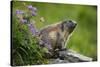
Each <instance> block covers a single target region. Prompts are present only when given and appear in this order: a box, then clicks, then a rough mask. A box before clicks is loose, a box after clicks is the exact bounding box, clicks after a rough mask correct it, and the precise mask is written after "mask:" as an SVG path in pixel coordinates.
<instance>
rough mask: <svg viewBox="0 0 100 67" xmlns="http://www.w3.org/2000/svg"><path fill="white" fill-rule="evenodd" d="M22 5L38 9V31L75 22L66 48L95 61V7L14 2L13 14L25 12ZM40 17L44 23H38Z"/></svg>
mask: <svg viewBox="0 0 100 67" xmlns="http://www.w3.org/2000/svg"><path fill="white" fill-rule="evenodd" d="M24 5H32V6H34V7H36V8H37V9H38V12H37V13H38V15H37V16H36V17H34V20H35V21H36V26H37V28H38V29H41V28H42V27H44V26H47V25H50V24H54V23H57V22H59V21H63V20H65V19H72V20H74V21H76V22H77V24H78V25H77V27H76V29H75V31H74V32H73V35H72V36H71V37H70V39H69V41H68V43H67V44H68V45H67V48H69V49H73V50H75V51H77V52H79V53H80V54H82V55H85V56H88V57H92V58H93V60H97V6H93V5H74V4H57V3H42V2H23V1H22V2H18V1H15V2H13V12H15V10H17V9H20V10H26V7H25V6H24ZM41 17H44V20H45V22H41V21H40V18H41Z"/></svg>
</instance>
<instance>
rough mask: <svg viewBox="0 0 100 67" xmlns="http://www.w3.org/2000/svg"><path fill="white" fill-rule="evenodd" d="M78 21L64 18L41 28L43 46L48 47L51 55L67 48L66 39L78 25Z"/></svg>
mask: <svg viewBox="0 0 100 67" xmlns="http://www.w3.org/2000/svg"><path fill="white" fill-rule="evenodd" d="M76 25H77V24H76V22H75V21H72V20H64V21H61V22H59V23H56V24H53V25H49V26H46V27H44V28H43V29H41V30H40V34H39V37H40V41H41V42H42V43H40V45H41V46H43V47H46V48H47V49H48V51H49V53H50V55H52V56H54V55H55V53H56V51H59V50H65V49H66V44H65V43H66V41H67V39H68V37H69V35H70V34H71V33H72V32H73V30H74V28H75V27H76Z"/></svg>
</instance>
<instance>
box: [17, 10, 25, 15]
mask: <svg viewBox="0 0 100 67" xmlns="http://www.w3.org/2000/svg"><path fill="white" fill-rule="evenodd" d="M16 14H24V12H23V11H21V10H16Z"/></svg>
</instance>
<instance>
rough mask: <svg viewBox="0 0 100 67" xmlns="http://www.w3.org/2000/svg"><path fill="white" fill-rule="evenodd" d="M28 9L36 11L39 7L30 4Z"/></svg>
mask: <svg viewBox="0 0 100 67" xmlns="http://www.w3.org/2000/svg"><path fill="white" fill-rule="evenodd" d="M28 9H29V10H31V11H34V12H36V11H37V8H36V7H33V6H32V5H29V6H28Z"/></svg>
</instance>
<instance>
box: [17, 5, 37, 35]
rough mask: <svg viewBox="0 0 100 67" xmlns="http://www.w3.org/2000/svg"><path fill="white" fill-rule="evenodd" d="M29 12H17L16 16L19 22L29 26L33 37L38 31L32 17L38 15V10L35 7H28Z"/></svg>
mask: <svg viewBox="0 0 100 67" xmlns="http://www.w3.org/2000/svg"><path fill="white" fill-rule="evenodd" d="M27 9H28V12H24V11H22V10H16V15H17V18H18V19H19V21H20V22H21V23H23V24H27V25H28V27H29V29H30V31H31V33H32V34H33V35H36V33H37V29H36V27H35V24H33V23H32V22H33V21H31V18H32V16H36V15H37V13H36V12H37V8H36V7H33V6H32V5H29V6H27Z"/></svg>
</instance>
